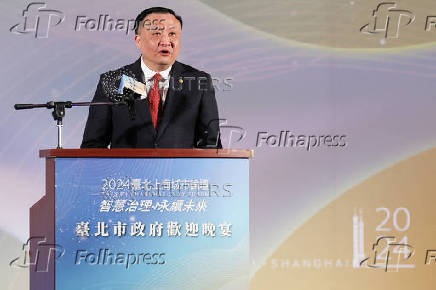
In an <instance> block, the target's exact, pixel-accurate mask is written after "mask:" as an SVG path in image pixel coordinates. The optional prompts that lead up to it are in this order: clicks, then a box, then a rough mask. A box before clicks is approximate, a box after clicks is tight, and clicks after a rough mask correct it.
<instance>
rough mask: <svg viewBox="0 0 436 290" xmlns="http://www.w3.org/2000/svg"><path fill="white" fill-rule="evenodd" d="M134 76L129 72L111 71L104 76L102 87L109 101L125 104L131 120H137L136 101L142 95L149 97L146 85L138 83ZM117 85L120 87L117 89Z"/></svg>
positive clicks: (123, 70)
mask: <svg viewBox="0 0 436 290" xmlns="http://www.w3.org/2000/svg"><path fill="white" fill-rule="evenodd" d="M133 75H134V74H133V73H132V72H131V71H129V70H127V69H125V68H124V69H122V70H117V71H110V72H107V73H105V74H103V76H102V86H103V90H104V91H105V94H106V95H107V96H108V97H109V99H110V100H111V101H112V102H113V103H115V104H117V105H122V104H125V105H127V107H128V111H129V116H130V119H131V120H135V118H136V112H135V100H136V99H138V98H140V96H141V95H143V96H145V97H147V89H146V85H145V84H144V83H141V82H139V81H137V80H136V79H135V78H134V77H132V76H133ZM117 84H119V85H118V87H117Z"/></svg>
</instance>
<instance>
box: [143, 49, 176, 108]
mask: <svg viewBox="0 0 436 290" xmlns="http://www.w3.org/2000/svg"><path fill="white" fill-rule="evenodd" d="M141 69H142V72H143V73H144V80H145V85H146V90H147V95H148V94H149V93H150V90H151V89H152V88H153V85H154V80H153V76H154V75H155V74H157V73H159V74H160V75H161V76H162V78H161V79H160V81H159V92H160V95H161V100H162V105H164V104H165V99H166V96H167V92H168V88H169V87H170V70H171V66H170V67H169V68H167V69H166V70H164V71H161V72H155V71H153V70H151V69H150V68H149V67H148V66H147V65H146V64H145V63H144V61H143V60H142V57H141ZM145 97H146V96H141V99H142V98H145Z"/></svg>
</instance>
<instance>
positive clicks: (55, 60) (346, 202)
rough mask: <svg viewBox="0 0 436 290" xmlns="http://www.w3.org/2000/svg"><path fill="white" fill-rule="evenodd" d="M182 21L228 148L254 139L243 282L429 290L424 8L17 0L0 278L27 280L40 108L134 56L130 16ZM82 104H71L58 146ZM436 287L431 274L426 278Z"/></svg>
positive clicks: (40, 176) (433, 57)
mask: <svg viewBox="0 0 436 290" xmlns="http://www.w3.org/2000/svg"><path fill="white" fill-rule="evenodd" d="M150 6H167V7H170V8H173V9H174V10H175V11H176V12H177V13H178V14H180V15H182V17H183V20H184V26H183V33H182V52H181V55H180V57H179V61H181V62H184V63H188V64H190V65H192V66H194V67H196V68H198V69H201V70H204V71H207V72H209V73H210V74H211V75H212V76H213V78H214V83H215V90H216V97H217V101H218V105H219V112H220V117H221V118H222V119H223V120H222V122H221V128H222V132H223V141H224V146H225V147H230V148H252V149H254V150H255V157H254V159H253V160H252V161H251V172H250V174H251V184H250V190H251V194H252V197H251V217H252V219H251V224H250V234H251V240H250V245H251V262H252V264H251V269H250V273H251V281H252V283H251V286H252V289H267V288H271V287H272V288H273V289H291V288H292V289H351V288H352V289H411V288H412V287H413V288H417V289H427V288H431V287H432V286H433V285H434V283H435V282H436V278H435V277H436V276H435V275H434V273H435V271H436V262H435V256H436V251H435V250H434V249H436V226H435V222H434V221H435V220H436V214H435V213H434V209H433V207H432V205H433V202H435V201H436V195H435V194H434V191H435V188H436V178H435V176H436V165H435V164H436V162H435V161H436V148H435V147H436V115H435V114H434V111H435V108H436V95H435V91H436V82H435V81H434V79H435V78H436V49H435V45H434V40H435V36H436V16H435V15H436V3H435V2H434V1H428V0H421V1H412V0H407V1H406V0H401V1H400V0H398V1H389V2H382V1H379V0H378V1H375V0H365V1H363V0H353V1H351V0H331V1H321V0H317V1H310V0H305V1H302V0H276V1H258V0H250V1H248V0H241V1H236V2H235V1H229V0H225V1H212V0H186V1H129V2H126V1H118V0H114V1H92V2H90V1H83V0H80V1H74V2H72V1H55V0H50V1H38V2H31V1H12V0H4V1H3V2H2V4H1V9H0V15H1V18H0V24H1V27H2V29H1V30H0V39H1V42H2V45H1V47H0V52H1V53H0V59H1V64H2V68H1V76H0V88H1V90H0V98H1V101H2V105H1V107H0V130H1V135H2V138H1V140H0V158H1V163H0V178H1V197H2V202H1V204H0V217H1V218H0V230H1V234H0V245H1V248H2V251H1V252H0V278H1V279H0V280H1V283H2V287H1V288H2V289H27V288H28V268H26V267H27V266H28V265H26V263H25V261H24V258H25V253H26V246H25V245H24V246H23V244H25V243H26V241H27V239H28V236H29V231H28V228H29V223H28V213H29V207H30V206H31V205H32V204H34V203H35V202H36V201H38V200H39V199H40V198H41V196H43V195H44V162H43V160H41V159H39V158H38V150H39V149H41V148H53V147H55V146H56V129H55V124H54V122H53V120H52V119H51V115H50V112H49V111H48V110H46V109H39V110H33V111H19V112H18V111H14V110H13V105H14V104H15V103H45V102H47V101H49V100H58V101H60V100H71V101H89V100H91V98H92V96H93V93H94V91H95V87H96V84H97V81H98V79H99V75H100V74H101V73H103V72H105V71H107V70H110V69H115V68H117V67H120V66H122V65H125V64H128V63H131V62H133V61H135V60H136V59H137V58H138V57H139V52H138V51H137V49H136V47H135V45H134V42H133V37H134V33H133V32H132V30H131V29H132V27H133V22H132V21H133V19H134V18H135V16H136V15H137V14H138V13H139V12H140V11H141V10H143V9H144V8H147V7H150ZM86 117H87V109H86V108H73V109H69V110H68V111H67V116H66V118H65V126H64V130H65V132H64V136H65V140H64V144H65V147H66V148H77V147H79V145H80V142H81V138H82V133H83V128H84V125H85V121H86ZM433 287H434V286H433Z"/></svg>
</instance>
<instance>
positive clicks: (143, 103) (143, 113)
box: [128, 58, 156, 135]
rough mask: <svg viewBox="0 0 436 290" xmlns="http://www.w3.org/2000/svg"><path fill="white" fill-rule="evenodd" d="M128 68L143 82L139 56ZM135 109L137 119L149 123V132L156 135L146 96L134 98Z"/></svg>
mask: <svg viewBox="0 0 436 290" xmlns="http://www.w3.org/2000/svg"><path fill="white" fill-rule="evenodd" d="M128 70H129V71H130V72H131V73H133V77H134V78H135V79H136V80H137V81H140V82H142V83H144V84H145V77H144V72H143V71H142V68H141V58H139V59H138V60H137V61H135V62H134V63H132V64H131V65H130V66H129V68H128ZM135 107H136V108H135V109H136V116H137V118H138V119H139V120H141V121H143V122H144V123H147V124H150V125H151V126H150V127H151V133H152V134H153V135H156V130H155V129H154V127H153V125H152V120H151V113H150V107H149V105H148V98H145V99H142V100H139V99H138V100H136V101H135Z"/></svg>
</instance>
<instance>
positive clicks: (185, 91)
mask: <svg viewBox="0 0 436 290" xmlns="http://www.w3.org/2000/svg"><path fill="white" fill-rule="evenodd" d="M117 71H130V72H131V73H133V75H134V77H135V78H136V79H137V80H138V81H141V82H144V74H143V72H142V69H141V59H138V60H137V61H136V62H134V63H132V64H130V65H127V66H125V67H123V68H120V69H118V70H117ZM117 71H115V73H116V72H117ZM108 73H112V75H113V73H114V72H107V73H104V74H102V75H101V76H100V81H99V83H98V85H97V89H96V92H95V95H94V99H93V102H108V101H110V96H108V95H107V94H108V93H107V89H104V88H103V83H102V80H105V79H106V82H107V77H106V78H105V74H108ZM118 82H119V80H118ZM118 85H119V83H117V84H114V86H116V87H118ZM134 110H135V112H136V118H135V119H134V120H132V119H131V118H130V117H129V111H128V107H127V106H126V105H113V106H110V105H103V106H91V107H90V109H89V116H88V120H87V122H86V127H85V132H84V134H83V141H82V145H81V146H80V147H81V148H105V147H107V146H109V145H110V147H111V148H193V147H199V148H221V147H222V146H221V141H220V138H219V120H218V109H217V104H216V100H215V92H214V89H213V84H212V80H211V77H210V75H209V74H207V73H205V72H202V71H199V70H197V69H195V68H193V67H191V66H188V65H185V64H183V63H180V62H177V61H176V62H175V63H174V64H173V66H172V68H171V71H170V86H169V89H168V91H167V95H166V99H165V104H164V107H163V108H162V113H161V116H160V120H159V123H158V127H157V128H156V129H155V128H154V127H153V123H152V120H151V113H150V108H149V104H148V98H146V99H142V100H141V99H136V100H135V101H134Z"/></svg>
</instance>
